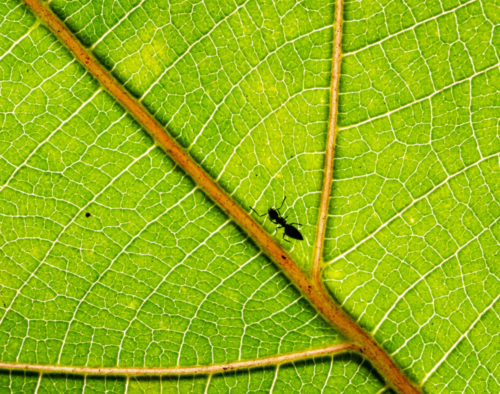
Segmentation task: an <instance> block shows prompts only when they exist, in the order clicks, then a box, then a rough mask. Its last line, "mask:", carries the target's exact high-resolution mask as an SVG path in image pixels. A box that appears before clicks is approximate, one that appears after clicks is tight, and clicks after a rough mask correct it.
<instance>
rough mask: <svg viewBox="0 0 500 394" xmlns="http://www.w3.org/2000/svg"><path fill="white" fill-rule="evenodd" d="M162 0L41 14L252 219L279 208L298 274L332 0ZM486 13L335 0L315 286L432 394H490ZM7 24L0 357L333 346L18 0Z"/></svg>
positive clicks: (372, 388) (492, 43) (305, 380)
mask: <svg viewBox="0 0 500 394" xmlns="http://www.w3.org/2000/svg"><path fill="white" fill-rule="evenodd" d="M157 3H158V2H157V1H149V0H148V1H145V0H143V1H139V0H135V1H117V2H108V1H102V0H99V1H83V0H81V1H66V0H65V1H59V0H56V1H51V2H50V5H51V7H52V8H53V9H54V10H55V11H56V12H57V13H58V15H59V16H60V17H61V19H62V20H64V21H65V23H66V24H67V25H68V26H69V27H70V28H71V29H72V30H73V31H74V32H75V34H76V35H77V36H78V37H79V38H80V39H81V40H82V42H83V43H84V44H85V45H87V46H88V47H90V48H91V49H92V51H93V52H94V54H95V55H96V56H97V57H98V58H99V59H100V60H101V61H102V63H103V64H105V65H106V66H107V67H108V68H109V69H110V70H112V72H113V73H114V75H115V76H116V77H117V78H118V79H119V80H120V81H122V82H123V83H124V84H125V86H126V87H127V88H128V89H129V90H130V91H131V92H132V93H133V94H134V95H136V96H137V97H138V98H139V99H140V101H142V102H143V104H145V105H146V106H147V108H148V109H149V110H150V111H151V112H152V113H154V114H155V115H156V116H157V118H158V119H159V120H160V121H161V122H163V123H164V124H165V125H166V126H167V128H168V130H169V131H170V132H171V133H172V135H174V136H175V137H176V138H177V139H178V141H179V143H180V144H182V145H183V146H185V147H186V148H187V149H188V150H189V152H190V153H191V154H192V155H193V157H195V158H196V160H198V161H199V162H200V164H201V165H202V166H203V167H204V168H205V169H206V170H207V171H208V172H209V173H211V174H212V175H213V176H214V177H215V178H216V179H217V180H218V181H219V182H220V184H221V185H222V186H223V187H224V188H225V189H226V190H227V191H228V192H229V193H230V194H231V195H232V196H233V197H234V198H235V199H237V200H238V201H239V202H241V203H242V204H243V205H245V206H254V205H255V206H256V207H257V209H258V210H262V211H264V210H265V209H267V208H268V207H269V206H271V205H276V204H279V203H280V202H281V200H282V198H283V196H285V195H286V196H287V197H288V200H287V202H288V204H289V205H288V207H289V208H291V209H290V212H289V214H290V217H289V219H293V220H294V221H295V220H297V221H300V222H301V223H302V224H303V226H302V228H301V229H302V231H303V233H304V236H305V238H306V240H305V241H304V242H302V243H297V242H295V243H291V244H288V243H285V242H282V243H283V244H284V246H285V247H286V248H290V249H291V253H292V255H293V256H294V257H296V258H297V259H298V260H299V263H300V264H301V265H302V267H303V268H304V269H307V268H308V267H309V261H310V257H311V255H312V250H311V245H312V243H313V238H314V230H315V223H316V217H317V209H316V207H317V205H318V200H319V190H320V187H321V175H322V172H321V169H322V165H323V163H322V159H323V156H322V151H323V149H324V141H325V135H326V121H327V114H328V86H329V82H330V67H331V63H330V58H331V40H332V33H331V28H330V26H331V23H332V14H333V3H328V2H326V3H325V2H322V1H305V2H300V3H299V2H297V3H296V2H292V1H290V2H286V1H285V2H273V1H250V0H246V1H245V0H244V1H240V2H238V3H234V2H229V1H228V2H219V1H217V2H215V1H212V2H211V1H208V2H203V3H202V2H199V3H198V2H191V1H185V2H180V3H170V2H168V3H167V2H165V3H163V2H160V3H161V5H157ZM498 15H499V12H498V8H495V5H494V4H493V3H492V2H490V1H484V2H480V1H465V2H461V3H460V2H453V1H452V2H437V1H426V2H420V1H391V2H389V1H387V2H375V1H365V0H363V1H362V2H349V1H348V2H346V4H345V18H346V22H345V24H344V30H345V36H344V43H343V48H344V52H346V55H345V57H344V59H343V66H342V76H341V106H340V116H339V123H340V125H341V132H340V134H339V139H338V148H337V153H336V161H335V181H334V184H333V188H332V199H331V205H330V217H329V222H328V231H327V242H326V245H325V261H326V262H327V269H326V271H325V280H326V281H327V284H328V286H329V288H330V289H331V291H332V294H333V295H334V296H335V298H336V299H337V300H338V301H339V302H340V303H342V305H343V306H344V307H345V308H346V310H347V311H348V312H349V313H351V314H352V315H353V316H354V317H355V318H356V319H358V321H359V322H360V324H361V325H362V326H363V327H365V328H366V329H367V330H368V331H370V332H373V334H374V335H375V337H376V339H377V340H378V341H379V343H381V344H382V345H383V346H384V347H385V348H386V349H387V350H388V352H389V353H390V354H392V355H393V356H394V358H395V360H396V361H397V362H398V364H399V365H400V366H401V367H402V368H403V369H405V371H406V372H407V373H408V374H409V375H410V376H411V377H412V378H413V379H414V380H415V381H416V382H419V383H422V384H423V388H424V390H425V391H428V392H449V391H452V390H455V391H464V390H469V391H476V392H486V391H488V392H498V391H499V382H498V375H499V373H498V367H497V365H500V360H499V356H498V351H497V349H498V347H499V342H498V327H499V326H500V324H499V321H498V320H499V319H498V303H497V298H498V293H499V286H500V285H499V283H498V266H499V261H498V240H499V238H500V228H499V226H498V216H499V214H500V204H499V199H500V187H499V186H500V185H499V182H500V181H499V179H500V171H499V164H498V163H499V152H500V142H499V139H498V112H499V108H498V102H499V101H500V100H499V94H498V91H499V87H500V77H499V73H498V69H497V68H498V63H499V53H498V50H499V49H498V43H499V41H498V28H497V30H495V26H496V25H498ZM495 18H497V19H495ZM0 34H1V36H2V38H4V37H5V39H2V40H0V51H1V53H0V93H1V94H0V124H1V131H0V234H1V235H0V263H1V264H0V278H1V280H0V285H1V288H0V357H1V358H2V359H3V360H6V361H16V360H18V361H28V362H38V363H57V362H59V363H62V364H74V365H140V366H146V365H147V366H157V365H164V366H167V365H193V364H197V363H202V364H210V363H214V362H223V361H231V360H238V359H247V358H253V357H259V356H266V355H273V354H279V353H283V352H290V351H294V350H299V349H305V348H309V347H319V346H322V345H324V344H329V343H332V342H336V341H339V339H340V338H339V336H338V334H336V333H335V331H333V330H332V329H331V328H330V327H328V326H327V325H326V324H325V323H324V322H323V321H322V320H321V318H319V317H318V316H317V314H316V312H315V311H314V310H313V309H312V308H311V307H310V306H309V305H308V304H307V302H306V301H305V300H304V299H302V298H300V295H299V294H298V293H297V291H295V290H294V288H293V287H292V286H291V284H290V283H289V282H288V281H287V279H286V278H284V277H283V276H282V275H281V274H280V273H279V271H278V270H277V269H276V268H275V267H274V266H273V265H272V264H271V263H270V262H269V261H268V260H267V259H266V258H265V257H264V256H262V255H261V254H259V251H258V250H257V249H256V248H255V247H254V246H253V244H252V243H251V242H249V241H248V239H246V238H245V236H244V235H243V234H242V233H241V232H240V231H239V230H238V229H237V227H235V226H234V225H233V224H232V223H231V222H230V221H228V218H227V217H226V216H225V215H224V214H223V213H222V212H221V211H220V210H218V209H217V208H216V207H215V206H214V205H213V204H212V203H211V202H210V201H209V200H207V199H206V197H205V196H204V195H203V193H202V192H201V191H200V190H198V189H196V188H195V187H194V185H193V184H192V182H191V181H190V180H189V178H187V177H186V176H185V174H184V173H183V171H182V169H179V168H177V167H175V165H173V163H172V162H171V160H170V159H168V157H166V156H165V155H164V154H163V153H162V152H161V151H160V150H159V149H158V148H156V147H155V146H154V145H153V144H152V141H151V140H150V139H149V138H148V137H147V136H146V134H145V133H144V131H143V130H142V129H141V128H140V127H139V126H138V125H137V124H136V123H135V122H134V121H133V120H132V119H131V118H130V117H129V116H128V115H127V114H126V113H124V111H123V110H122V109H121V108H120V107H119V106H117V105H116V104H115V103H114V102H113V100H112V99H111V98H110V97H109V96H108V95H107V94H106V93H105V92H103V91H101V90H100V87H99V85H98V84H97V83H96V82H95V81H94V80H93V79H92V78H91V77H90V76H89V75H88V74H86V72H85V70H84V69H83V68H82V67H81V66H80V65H79V64H78V63H76V62H75V61H74V59H72V57H71V55H70V54H69V53H68V52H67V51H66V50H65V49H64V48H63V47H62V46H61V45H60V44H59V43H58V42H57V40H56V39H55V38H54V37H53V36H52V35H51V34H50V33H49V32H48V31H47V30H46V29H45V28H44V27H42V26H40V25H39V24H38V23H37V22H36V20H35V19H34V18H33V17H32V16H31V15H30V13H29V12H28V11H26V8H25V7H24V6H23V5H22V4H21V3H19V2H17V1H10V0H9V1H7V2H4V3H2V5H1V6H0ZM86 213H89V214H90V216H89V217H87V216H86ZM265 228H266V229H268V230H269V231H274V226H272V225H271V224H270V223H269V222H268V221H267V223H266V224H265ZM277 237H278V239H279V238H280V237H281V234H278V235H277ZM382 386H383V384H382V383H381V382H380V381H379V380H378V379H377V378H376V376H375V375H374V374H372V373H371V371H370V369H369V368H367V366H366V363H362V362H361V361H360V360H358V359H356V358H353V357H340V358H335V359H333V360H332V359H330V358H323V359H318V360H314V361H308V362H303V363H296V364H294V365H289V366H284V367H281V368H266V369H263V370H255V371H242V372H238V373H231V374H225V375H219V376H212V377H194V378H192V377H189V378H180V379H178V378H163V379H139V380H136V379H132V380H130V381H127V380H124V379H115V378H107V379H99V378H78V377H51V376H43V377H39V376H37V375H33V374H30V375H23V374H12V375H11V374H5V373H4V374H2V375H0V390H1V391H4V390H5V391H26V392H32V391H38V392H58V391H60V392H62V391H64V392H94V391H97V392H102V391H103V390H109V391H111V392H125V391H130V392H154V391H160V390H163V391H165V392H175V391H178V392H188V391H194V392H204V391H208V392H225V391H233V392H248V391H262V392H267V391H270V390H275V391H276V392H289V391H296V392H301V391H302V392H305V391H330V392H339V391H344V392H377V391H378V390H380V389H381V388H382Z"/></svg>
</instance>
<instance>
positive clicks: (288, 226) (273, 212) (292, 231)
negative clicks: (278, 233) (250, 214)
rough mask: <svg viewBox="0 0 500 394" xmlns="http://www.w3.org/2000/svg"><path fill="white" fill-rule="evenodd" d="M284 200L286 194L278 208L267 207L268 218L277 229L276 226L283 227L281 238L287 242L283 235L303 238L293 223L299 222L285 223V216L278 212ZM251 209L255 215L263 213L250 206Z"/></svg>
mask: <svg viewBox="0 0 500 394" xmlns="http://www.w3.org/2000/svg"><path fill="white" fill-rule="evenodd" d="M285 200H286V196H285V198H283V202H282V203H281V206H280V207H279V208H269V209H268V210H267V214H268V215H269V220H270V221H271V222H272V223H274V224H275V225H276V226H278V227H276V228H277V229H278V228H281V227H283V228H284V229H285V231H284V232H283V239H284V240H285V241H287V242H290V241H288V240H287V239H286V238H285V235H288V236H289V237H290V238H293V239H298V240H299V241H301V240H303V239H304V237H303V236H302V234H301V233H300V231H299V230H297V229H296V228H295V227H294V226H293V225H294V224H295V225H299V226H301V224H300V223H287V221H286V216H281V212H280V209H281V208H282V207H283V204H284V203H285ZM250 209H251V210H252V211H254V212H255V213H256V214H257V215H259V216H261V217H262V216H264V215H265V213H263V214H262V215H260V214H259V213H258V212H257V211H256V210H255V209H253V208H250Z"/></svg>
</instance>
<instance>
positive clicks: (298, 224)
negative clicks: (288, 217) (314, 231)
mask: <svg viewBox="0 0 500 394" xmlns="http://www.w3.org/2000/svg"><path fill="white" fill-rule="evenodd" d="M288 224H291V225H294V224H295V225H297V226H302V224H300V223H288Z"/></svg>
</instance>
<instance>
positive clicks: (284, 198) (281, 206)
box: [276, 196, 286, 215]
mask: <svg viewBox="0 0 500 394" xmlns="http://www.w3.org/2000/svg"><path fill="white" fill-rule="evenodd" d="M285 200H286V196H285V197H283V201H282V202H281V205H280V207H279V208H276V210H277V211H278V213H279V214H280V215H281V212H280V209H281V208H283V204H284V203H285Z"/></svg>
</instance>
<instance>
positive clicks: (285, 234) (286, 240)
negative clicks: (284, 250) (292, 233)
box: [283, 232, 290, 242]
mask: <svg viewBox="0 0 500 394" xmlns="http://www.w3.org/2000/svg"><path fill="white" fill-rule="evenodd" d="M285 235H286V234H285V232H283V239H284V240H285V241H286V242H290V241H289V240H288V239H286V238H285Z"/></svg>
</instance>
